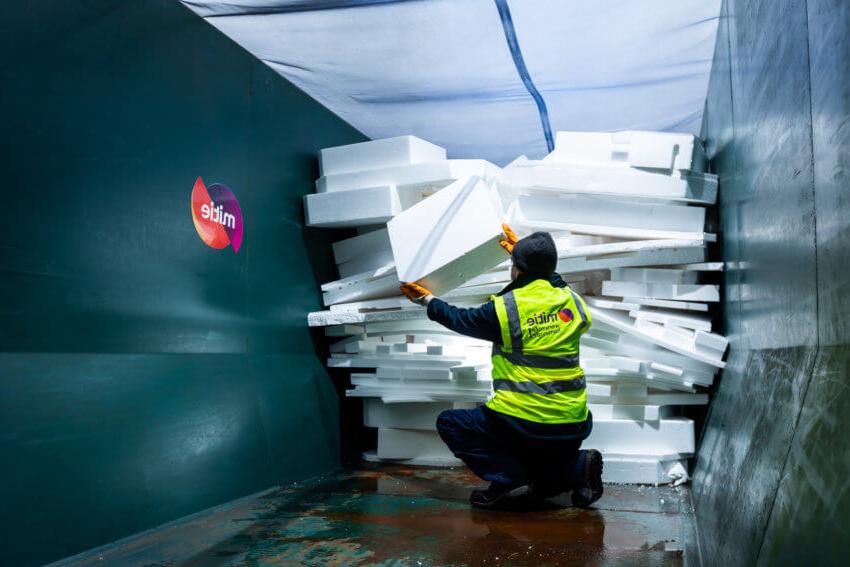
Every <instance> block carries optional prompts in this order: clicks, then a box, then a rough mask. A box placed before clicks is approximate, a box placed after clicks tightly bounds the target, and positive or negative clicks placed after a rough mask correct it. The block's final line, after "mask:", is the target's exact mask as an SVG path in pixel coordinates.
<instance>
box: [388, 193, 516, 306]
mask: <svg viewBox="0 0 850 567" xmlns="http://www.w3.org/2000/svg"><path fill="white" fill-rule="evenodd" d="M502 222H503V212H502V208H501V204H500V201H499V195H498V193H497V191H496V188H495V186H494V185H493V184H492V183H491V182H489V181H487V180H485V179H483V178H481V177H478V176H470V177H467V178H461V179H458V180H457V181H455V182H454V183H452V184H451V185H449V186H448V187H446V188H445V189H443V190H441V191H438V192H437V193H435V194H434V195H432V196H431V197H428V198H427V199H425V200H424V201H422V202H420V203H418V204H416V205H414V206H413V207H411V208H409V209H407V210H406V211H404V212H402V213H401V214H399V215H397V216H396V217H395V218H393V219H392V220H391V221H390V222H389V223H388V224H387V229H388V231H389V235H390V244H391V245H392V249H393V257H394V258H395V264H396V270H397V271H398V278H399V280H400V281H402V282H417V283H419V284H420V285H423V286H424V287H426V288H428V289H429V290H431V292H432V293H434V294H435V295H440V294H443V293H445V292H447V291H450V290H452V289H454V288H456V287H458V286H459V285H461V284H462V283H464V282H466V281H468V280H470V279H472V278H474V277H475V276H478V275H480V274H483V273H484V272H486V271H488V270H490V269H492V268H494V267H496V266H497V265H498V264H499V263H501V262H504V261H505V260H506V259H507V254H506V253H505V251H504V250H503V249H502V248H501V247H500V246H499V240H500V239H501V238H502Z"/></svg>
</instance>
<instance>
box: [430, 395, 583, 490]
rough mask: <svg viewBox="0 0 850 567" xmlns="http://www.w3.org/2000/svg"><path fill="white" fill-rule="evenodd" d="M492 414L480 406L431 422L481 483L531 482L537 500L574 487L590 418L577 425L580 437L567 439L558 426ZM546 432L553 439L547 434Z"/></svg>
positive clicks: (450, 413)
mask: <svg viewBox="0 0 850 567" xmlns="http://www.w3.org/2000/svg"><path fill="white" fill-rule="evenodd" d="M495 413H496V412H493V410H490V409H486V408H483V407H479V408H475V409H471V410H466V409H456V410H446V411H444V412H442V413H441V414H440V415H439V417H438V418H437V431H438V432H439V434H440V437H442V439H443V441H444V442H445V443H446V445H448V447H449V449H451V451H452V453H454V455H455V456H456V457H457V458H459V459H461V460H462V461H463V462H464V463H466V466H468V467H469V468H470V469H471V470H472V472H474V473H475V474H476V475H478V476H479V477H481V478H483V479H484V480H487V481H490V482H495V483H497V484H504V485H509V486H521V485H525V484H531V485H533V486H534V487H535V490H536V491H537V492H538V494H541V495H543V496H555V495H556V494H560V493H562V492H565V491H567V490H572V489H573V488H574V487H575V486H576V483H577V481H578V480H579V479H580V478H581V476H582V475H581V473H580V471H581V470H582V469H583V468H584V463H583V462H582V461H583V460H584V451H579V448H580V447H581V442H582V441H583V440H584V439H585V438H586V437H587V435H589V434H590V428H591V427H592V421H590V418H588V423H587V427H586V428H585V427H579V428H577V429H578V430H579V431H580V433H578V434H575V435H571V434H564V429H565V428H564V426H562V425H544V424H538V423H530V422H527V421H525V420H518V419H516V418H512V417H510V416H504V415H502V414H498V415H495ZM523 422H524V425H526V426H530V427H533V432H532V431H528V430H527V429H528V428H527V427H523ZM571 425H573V424H571ZM577 425H581V426H583V425H584V424H577ZM547 429H549V430H551V431H552V433H553V435H547Z"/></svg>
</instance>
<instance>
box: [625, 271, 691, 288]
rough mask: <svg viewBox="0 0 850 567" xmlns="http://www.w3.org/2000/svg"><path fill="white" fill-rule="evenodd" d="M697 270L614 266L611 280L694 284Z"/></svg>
mask: <svg viewBox="0 0 850 567" xmlns="http://www.w3.org/2000/svg"><path fill="white" fill-rule="evenodd" d="M697 275H698V274H697V272H696V271H693V270H690V271H689V270H683V269H673V268H614V269H613V270H611V280H613V281H621V282H641V283H669V284H695V283H696V282H697Z"/></svg>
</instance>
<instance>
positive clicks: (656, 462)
mask: <svg viewBox="0 0 850 567" xmlns="http://www.w3.org/2000/svg"><path fill="white" fill-rule="evenodd" d="M603 460H604V463H605V466H604V468H603V469H602V481H603V482H606V483H609V484H652V485H658V484H670V483H671V482H676V481H677V480H678V479H679V478H680V477H681V475H682V474H684V475H685V476H687V472H686V471H687V458H685V457H684V456H683V455H679V454H673V455H644V456H637V455H618V454H614V453H608V454H603Z"/></svg>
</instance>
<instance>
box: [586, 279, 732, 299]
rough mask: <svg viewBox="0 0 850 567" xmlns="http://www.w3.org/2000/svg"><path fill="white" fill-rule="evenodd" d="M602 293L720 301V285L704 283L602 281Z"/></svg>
mask: <svg viewBox="0 0 850 567" xmlns="http://www.w3.org/2000/svg"><path fill="white" fill-rule="evenodd" d="M602 294H603V295H610V296H614V297H630V298H631V297H650V298H653V299H669V300H675V301H699V302H704V301H709V302H715V301H720V286H716V285H709V284H702V285H690V284H663V283H640V282H615V281H604V282H602Z"/></svg>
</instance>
